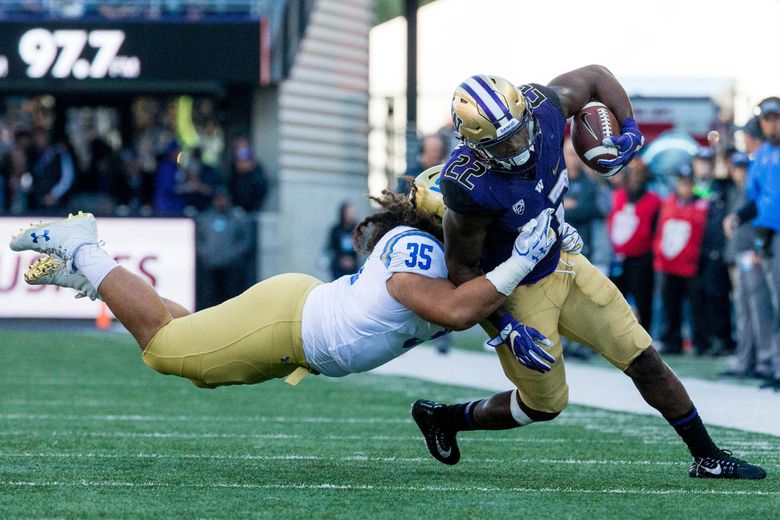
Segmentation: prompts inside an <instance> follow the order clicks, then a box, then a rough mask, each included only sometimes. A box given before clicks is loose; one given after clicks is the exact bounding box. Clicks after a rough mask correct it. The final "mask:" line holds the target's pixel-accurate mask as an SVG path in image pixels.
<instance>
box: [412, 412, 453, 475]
mask: <svg viewBox="0 0 780 520" xmlns="http://www.w3.org/2000/svg"><path fill="white" fill-rule="evenodd" d="M412 417H413V418H414V422H416V423H417V426H418V427H419V428H420V431H421V432H422V434H423V436H424V437H425V445H426V446H427V447H428V451H429V452H431V455H433V457H434V458H435V459H436V460H438V461H439V462H443V463H444V464H449V465H452V464H457V463H458V461H459V460H460V450H459V449H458V441H457V440H455V435H456V434H457V432H456V431H454V430H453V429H452V428H450V427H449V426H448V425H447V406H446V405H443V404H440V403H434V402H433V401H426V400H424V399H420V400H419V401H415V403H414V404H413V405H412Z"/></svg>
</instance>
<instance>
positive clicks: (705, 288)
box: [693, 148, 734, 356]
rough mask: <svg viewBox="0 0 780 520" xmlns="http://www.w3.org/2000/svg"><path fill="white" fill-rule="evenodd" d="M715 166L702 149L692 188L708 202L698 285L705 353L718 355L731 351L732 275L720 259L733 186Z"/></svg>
mask: <svg viewBox="0 0 780 520" xmlns="http://www.w3.org/2000/svg"><path fill="white" fill-rule="evenodd" d="M715 167H716V161H715V153H714V152H713V151H712V149H711V148H701V149H700V150H699V152H698V153H697V155H696V157H695V158H694V160H693V171H694V174H695V175H696V176H697V186H696V188H697V189H698V191H696V190H694V191H696V194H697V195H698V196H699V197H701V198H702V199H705V200H707V201H708V202H709V204H708V206H709V211H708V212H707V226H706V228H705V229H704V237H703V239H702V244H701V258H700V260H699V271H698V273H699V288H700V289H701V292H702V294H701V300H702V301H703V302H704V308H703V311H704V316H703V319H704V320H705V322H706V323H707V324H708V327H707V329H708V330H709V337H708V346H707V350H706V352H705V353H706V354H709V355H714V356H718V355H726V354H730V353H732V352H733V351H734V340H733V338H732V337H731V328H732V327H731V299H730V293H731V278H730V277H729V272H728V266H727V264H726V262H725V260H724V258H723V254H724V250H725V247H726V236H725V235H724V233H723V219H724V218H725V217H726V215H727V214H728V210H727V209H726V205H727V203H728V198H729V195H730V193H731V191H732V190H733V189H734V185H733V183H732V182H731V179H729V178H723V177H722V176H719V175H716V172H715ZM697 172H699V173H697Z"/></svg>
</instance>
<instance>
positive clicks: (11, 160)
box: [0, 141, 33, 215]
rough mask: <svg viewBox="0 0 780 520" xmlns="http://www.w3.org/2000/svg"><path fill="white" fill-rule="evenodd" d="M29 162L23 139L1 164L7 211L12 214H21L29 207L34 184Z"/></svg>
mask: <svg viewBox="0 0 780 520" xmlns="http://www.w3.org/2000/svg"><path fill="white" fill-rule="evenodd" d="M29 164H30V163H29V154H28V151H27V150H26V149H25V148H24V145H23V141H17V142H16V143H15V144H14V147H13V149H11V151H10V152H9V153H8V154H7V155H6V156H5V157H4V158H3V162H2V165H1V166H0V176H2V178H3V179H4V180H5V197H4V198H5V211H6V212H8V213H9V214H10V215H21V214H23V213H26V212H27V211H28V209H29V205H30V204H29V197H30V192H31V191H32V185H33V177H32V173H30V167H29Z"/></svg>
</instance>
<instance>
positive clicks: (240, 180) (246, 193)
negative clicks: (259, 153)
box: [230, 146, 268, 212]
mask: <svg viewBox="0 0 780 520" xmlns="http://www.w3.org/2000/svg"><path fill="white" fill-rule="evenodd" d="M230 189H231V193H232V195H233V201H234V203H235V205H236V206H238V207H240V208H242V209H243V210H244V211H248V212H253V211H260V210H261V209H262V208H263V201H265V197H266V195H267V194H268V182H267V180H266V177H265V171H264V170H263V167H262V166H261V165H260V163H258V162H257V161H256V160H255V157H254V154H253V153H252V150H251V149H250V148H249V147H248V146H240V147H239V148H237V149H236V152H235V156H234V158H233V175H232V177H231V179H230Z"/></svg>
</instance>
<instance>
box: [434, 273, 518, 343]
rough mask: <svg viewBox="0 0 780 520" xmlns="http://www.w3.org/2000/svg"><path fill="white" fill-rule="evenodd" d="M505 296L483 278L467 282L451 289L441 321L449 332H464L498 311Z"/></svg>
mask: <svg viewBox="0 0 780 520" xmlns="http://www.w3.org/2000/svg"><path fill="white" fill-rule="evenodd" d="M504 300H506V296H504V295H503V294H501V293H500V292H498V291H497V290H496V288H495V286H494V285H493V284H492V283H491V282H490V281H488V280H487V278H485V277H484V276H480V277H478V278H475V279H473V280H469V281H468V282H466V283H464V284H463V285H461V286H459V287H457V288H455V289H453V291H452V293H451V296H450V298H449V301H448V302H447V306H446V310H447V312H446V314H447V315H446V316H442V317H441V319H442V320H443V321H445V322H446V323H442V325H444V326H446V327H447V328H448V329H450V330H464V329H468V328H470V327H473V326H474V325H476V324H477V323H479V322H480V321H482V320H484V319H485V318H486V317H487V316H488V315H489V314H491V313H493V312H494V311H495V310H496V309H498V308H499V307H500V306H501V304H502V303H504Z"/></svg>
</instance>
